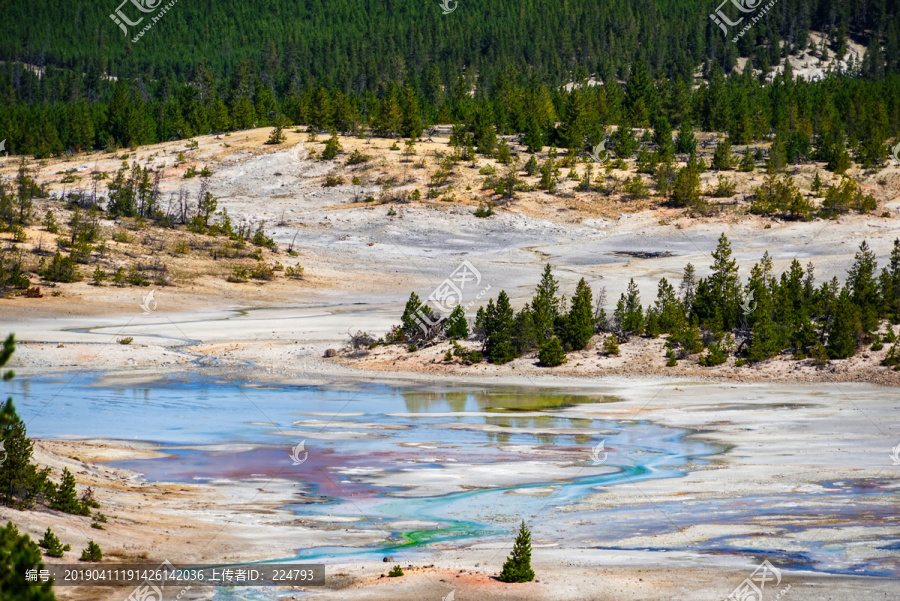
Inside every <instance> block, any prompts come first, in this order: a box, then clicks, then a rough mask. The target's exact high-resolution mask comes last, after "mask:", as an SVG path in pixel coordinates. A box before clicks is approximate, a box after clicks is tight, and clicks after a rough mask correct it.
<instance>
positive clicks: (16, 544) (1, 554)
mask: <svg viewBox="0 0 900 601" xmlns="http://www.w3.org/2000/svg"><path fill="white" fill-rule="evenodd" d="M0 566H4V568H3V569H2V570H0V601H56V596H55V595H54V594H53V584H52V583H50V582H45V583H40V582H37V583H35V582H29V581H27V580H26V579H25V570H26V569H35V570H38V571H40V570H43V569H44V564H43V563H42V562H41V551H40V549H39V548H38V546H37V545H36V544H34V542H33V541H32V540H31V539H30V538H29V537H28V535H27V534H23V535H19V531H18V529H17V528H16V527H15V526H14V525H13V523H12V522H8V523H7V524H6V527H5V528H0ZM12 566H15V569H13V568H12Z"/></svg>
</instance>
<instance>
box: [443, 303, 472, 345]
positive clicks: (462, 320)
mask: <svg viewBox="0 0 900 601" xmlns="http://www.w3.org/2000/svg"><path fill="white" fill-rule="evenodd" d="M444 327H445V331H446V333H447V338H449V339H451V340H458V339H463V340H465V339H466V338H468V337H469V324H468V322H467V321H466V313H465V311H463V308H462V306H461V305H457V306H456V308H454V309H453V311H451V312H450V316H449V317H448V318H447V322H446V324H445V325H444Z"/></svg>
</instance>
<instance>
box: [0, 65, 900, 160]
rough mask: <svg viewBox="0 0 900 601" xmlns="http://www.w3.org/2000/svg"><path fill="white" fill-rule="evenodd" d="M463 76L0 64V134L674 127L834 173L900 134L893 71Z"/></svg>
mask: <svg viewBox="0 0 900 601" xmlns="http://www.w3.org/2000/svg"><path fill="white" fill-rule="evenodd" d="M59 77H62V76H59ZM460 78H461V79H462V81H460V82H459V83H458V85H454V86H450V85H445V84H444V83H442V81H441V80H440V79H439V78H437V79H435V80H434V81H430V80H426V81H424V82H423V81H419V80H418V79H416V78H414V77H411V76H408V77H405V78H404V79H401V80H399V81H390V82H387V83H385V84H384V85H383V86H380V87H378V88H377V89H365V90H360V91H343V90H341V89H338V88H329V87H327V86H325V85H323V84H322V83H321V82H309V83H306V84H297V83H295V84H292V85H285V86H278V85H276V83H275V82H274V81H272V80H271V78H269V77H268V76H267V74H266V72H265V70H264V69H263V68H261V67H259V66H256V65H254V64H253V63H251V62H250V61H248V60H245V61H241V62H240V63H238V64H237V65H236V66H235V68H234V71H233V73H232V75H231V76H230V77H229V78H227V79H218V78H216V77H214V76H213V75H212V73H211V71H210V69H209V67H208V65H207V64H206V63H204V62H201V63H199V64H198V65H196V66H195V67H194V68H193V70H192V72H191V75H190V77H189V78H188V81H186V82H183V83H179V82H176V81H170V80H153V81H150V80H145V79H143V78H136V79H120V80H118V81H117V82H101V83H98V84H97V85H98V86H99V89H98V92H97V93H96V94H86V90H84V89H83V86H84V85H85V84H84V82H83V81H82V80H81V79H77V78H76V79H75V80H72V81H68V80H66V79H65V78H62V79H59V78H55V77H54V76H53V75H52V74H45V75H44V76H43V77H40V78H38V77H37V75H36V74H34V73H32V72H31V71H29V70H28V69H26V68H25V67H23V66H22V65H21V64H13V63H7V64H4V65H0V90H5V91H6V94H5V100H6V102H4V103H3V105H2V106H0V131H2V132H3V135H4V136H5V138H6V148H7V150H8V151H9V152H11V153H16V154H31V155H34V156H35V157H38V158H43V157H48V156H52V155H58V154H60V153H63V152H80V151H85V150H95V149H107V150H115V149H116V148H122V147H135V146H139V145H143V144H152V143H157V142H162V141H167V140H172V139H185V138H190V137H192V136H197V135H205V134H210V133H216V132H228V131H233V130H241V129H247V128H252V127H262V126H273V127H278V128H281V127H282V126H283V125H284V124H286V123H293V124H295V125H305V126H309V127H311V128H313V129H314V130H318V131H336V132H341V133H346V134H357V135H361V134H363V133H369V134H374V135H378V136H385V137H397V136H403V137H406V138H411V139H415V138H419V137H420V136H422V135H423V132H424V131H426V130H427V129H428V128H429V127H430V126H432V125H434V124H451V123H455V124H460V125H463V126H464V127H465V128H466V129H467V130H468V131H470V132H471V133H472V135H473V136H474V144H475V146H477V147H478V151H479V152H480V153H483V154H486V155H489V156H490V155H492V154H493V153H494V152H495V151H496V150H497V147H496V143H495V142H493V143H492V138H494V137H496V136H503V135H515V136H518V137H519V139H520V140H521V142H522V143H523V144H525V145H526V147H527V149H528V150H529V151H530V152H536V151H539V150H541V149H542V148H543V147H545V146H548V145H552V146H556V147H559V148H566V149H568V150H569V151H570V152H573V153H582V152H583V151H586V150H589V149H590V148H592V147H594V146H596V145H598V144H599V143H600V142H601V141H603V140H604V139H605V137H606V135H607V133H608V132H609V131H610V129H611V126H616V129H617V130H620V131H622V132H631V131H632V130H633V129H634V128H645V129H646V128H652V129H653V130H654V132H658V135H657V137H658V138H659V139H662V138H664V137H665V133H666V132H668V134H669V137H671V135H672V134H673V132H674V131H675V130H677V133H679V134H683V136H684V137H685V139H687V138H689V134H691V133H692V132H693V131H695V130H697V129H700V130H704V131H716V132H723V133H726V134H727V135H728V139H729V141H730V142H731V143H733V144H741V145H743V144H749V143H751V142H754V141H769V140H774V141H776V142H777V145H778V147H779V148H780V149H782V152H783V153H784V155H785V161H786V162H787V163H797V162H802V161H805V160H808V159H810V158H813V157H818V158H820V159H821V160H824V161H828V162H829V163H830V164H833V165H835V166H836V167H837V168H839V169H841V168H842V169H846V166H844V165H847V161H849V160H850V158H852V159H854V160H856V161H857V162H858V163H859V164H860V165H861V166H863V167H866V168H869V167H874V166H879V165H881V164H883V162H884V159H885V158H886V157H887V155H888V152H887V150H888V149H887V147H886V144H885V142H886V141H887V140H888V139H890V138H892V137H896V136H897V135H898V132H900V75H897V74H888V75H885V76H883V77H874V78H867V77H864V76H862V74H861V73H860V72H859V71H856V72H853V73H845V74H832V75H830V76H828V77H826V78H825V79H824V80H822V81H815V82H809V81H805V80H802V79H798V80H794V78H793V74H792V73H791V69H790V66H789V65H786V67H785V70H784V72H783V73H782V74H781V75H778V76H776V77H775V78H774V80H773V81H762V80H761V78H760V77H757V76H755V75H753V74H752V73H751V70H750V69H746V70H745V71H744V72H743V73H738V72H737V71H732V72H731V73H730V74H729V75H726V74H725V72H724V71H723V69H722V68H721V67H720V66H719V65H717V64H711V65H708V68H707V70H706V81H705V83H704V84H703V85H700V86H699V87H694V86H693V85H692V83H693V80H692V79H690V78H687V79H685V78H681V77H671V78H670V77H667V76H665V74H663V73H662V72H659V71H657V72H653V71H651V70H650V68H649V67H648V66H647V64H646V63H645V62H644V61H643V60H642V59H640V58H637V59H636V60H635V61H634V62H633V64H631V66H630V68H629V71H628V73H627V74H626V79H625V81H624V83H620V82H619V81H618V80H617V79H616V77H609V78H607V79H603V80H601V81H600V82H599V83H600V84H602V85H590V83H591V82H589V81H588V80H587V77H586V76H584V77H582V78H581V79H579V80H577V82H576V85H574V86H568V87H567V86H553V85H550V84H548V83H547V82H546V81H544V80H542V79H540V78H538V77H536V76H535V75H534V73H533V72H531V71H529V70H527V69H518V68H516V67H513V66H507V67H506V68H503V69H501V70H499V71H497V72H496V73H494V74H487V73H481V74H479V76H478V77H477V78H475V77H474V74H473V73H472V72H471V71H466V72H465V73H463V74H461V75H460ZM82 79H83V78H82ZM22 82H31V84H30V85H27V86H25V85H23V84H22ZM617 142H618V143H617V144H616V154H617V155H618V156H619V157H629V156H633V154H634V152H636V151H637V150H638V148H639V145H636V144H634V143H632V142H630V141H629V140H628V139H622V140H618V141H617ZM844 154H847V155H848V156H847V159H846V160H844ZM847 166H849V165H847Z"/></svg>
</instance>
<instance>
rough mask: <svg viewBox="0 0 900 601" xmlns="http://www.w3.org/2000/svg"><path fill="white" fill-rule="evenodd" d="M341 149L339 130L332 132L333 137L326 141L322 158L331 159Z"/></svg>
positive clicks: (324, 159)
mask: <svg viewBox="0 0 900 601" xmlns="http://www.w3.org/2000/svg"><path fill="white" fill-rule="evenodd" d="M341 150H342V149H341V142H340V140H338V137H337V132H332V133H331V137H330V138H328V141H327V142H325V150H323V151H322V160H323V161H329V160H331V159H333V158H334V157H336V156H337V155H338V153H339V152H340V151H341Z"/></svg>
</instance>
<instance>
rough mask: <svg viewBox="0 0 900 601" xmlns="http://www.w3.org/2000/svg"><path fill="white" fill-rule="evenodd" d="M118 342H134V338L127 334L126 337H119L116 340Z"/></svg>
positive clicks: (126, 343)
mask: <svg viewBox="0 0 900 601" xmlns="http://www.w3.org/2000/svg"><path fill="white" fill-rule="evenodd" d="M116 342H118V343H119V344H125V345H128V344H131V343H132V342H134V338H133V337H131V336H126V337H125V338H119V339H118V340H116Z"/></svg>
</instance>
